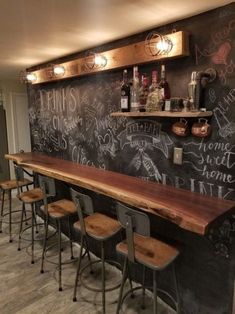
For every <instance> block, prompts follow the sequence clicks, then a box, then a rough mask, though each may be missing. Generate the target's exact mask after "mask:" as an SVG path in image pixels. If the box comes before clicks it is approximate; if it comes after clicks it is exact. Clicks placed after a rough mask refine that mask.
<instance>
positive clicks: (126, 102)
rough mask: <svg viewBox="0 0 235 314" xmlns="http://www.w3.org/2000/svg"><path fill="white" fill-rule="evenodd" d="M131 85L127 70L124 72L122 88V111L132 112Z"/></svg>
mask: <svg viewBox="0 0 235 314" xmlns="http://www.w3.org/2000/svg"><path fill="white" fill-rule="evenodd" d="M130 98H131V95H130V84H128V77H127V70H124V71H123V81H122V87H121V111H122V112H128V111H130Z"/></svg>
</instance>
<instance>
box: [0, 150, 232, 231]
mask: <svg viewBox="0 0 235 314" xmlns="http://www.w3.org/2000/svg"><path fill="white" fill-rule="evenodd" d="M5 157H6V158H7V159H9V160H12V161H15V162H16V163H18V164H19V165H21V166H23V167H25V168H29V169H32V170H33V171H35V172H37V173H40V174H44V175H47V176H50V177H53V178H55V179H59V180H61V181H64V182H67V183H71V184H74V185H77V186H81V187H84V188H87V189H89V190H92V191H95V192H97V193H100V194H104V195H107V196H109V197H112V198H114V199H116V200H119V201H122V202H124V203H126V204H129V205H133V206H135V207H138V208H140V209H142V210H143V211H146V212H150V213H152V214H155V215H158V216H161V217H163V218H165V219H167V220H169V221H171V222H173V223H175V224H177V225H178V226H180V227H181V228H183V229H186V230H189V231H192V232H195V233H197V234H200V235H205V234H206V233H207V231H208V227H209V225H210V224H211V223H212V222H214V221H215V220H216V219H217V218H219V217H221V216H222V215H224V214H227V213H228V212H229V211H232V210H233V209H235V202H234V201H230V200H223V199H219V198H216V197H209V196H204V195H201V194H199V193H195V192H190V191H187V190H183V189H177V188H174V187H172V186H168V185H162V184H160V183H155V182H146V181H143V180H141V179H139V178H135V177H131V176H128V175H124V174H121V173H117V172H112V171H107V170H102V169H98V168H95V167H89V166H84V165H80V164H77V163H74V162H72V161H68V160H62V159H59V158H55V157H50V156H47V155H45V154H42V153H34V152H33V153H19V154H7V155H5Z"/></svg>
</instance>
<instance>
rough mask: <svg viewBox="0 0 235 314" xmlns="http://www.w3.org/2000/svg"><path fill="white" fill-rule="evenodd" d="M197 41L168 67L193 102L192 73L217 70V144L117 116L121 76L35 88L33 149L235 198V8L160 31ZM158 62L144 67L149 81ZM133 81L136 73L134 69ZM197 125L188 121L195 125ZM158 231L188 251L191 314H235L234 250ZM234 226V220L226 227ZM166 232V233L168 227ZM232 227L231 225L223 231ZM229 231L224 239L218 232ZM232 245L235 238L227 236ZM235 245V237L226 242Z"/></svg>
mask: <svg viewBox="0 0 235 314" xmlns="http://www.w3.org/2000/svg"><path fill="white" fill-rule="evenodd" d="M173 29H176V30H186V31H188V32H189V33H190V56H189V57H185V58H180V59H176V60H170V61H166V62H164V64H165V65H166V70H167V80H168V81H169V83H170V86H171V91H172V96H174V97H187V95H188V94H187V85H188V83H189V80H190V76H191V72H192V71H204V70H206V69H209V68H213V69H216V71H217V74H218V76H217V79H216V80H215V81H214V82H213V83H211V84H209V85H208V86H207V88H206V92H205V104H203V105H205V107H206V108H207V110H212V111H213V116H212V118H210V119H209V123H210V124H211V126H212V134H211V136H210V137H208V138H205V139H201V138H196V137H194V136H192V135H189V136H188V137H186V138H179V137H177V136H176V135H174V134H173V133H172V132H171V125H172V123H174V122H176V121H177V120H175V119H171V118H147V119H130V118H112V117H110V115H109V114H110V113H111V112H114V111H119V110H120V86H121V79H122V70H116V71H111V72H107V73H102V74H97V75H91V76H86V77H81V78H75V79H70V80H66V81H59V82H55V83H48V84H41V85H33V86H30V87H29V90H28V94H29V104H30V105H29V116H30V125H31V137H32V146H33V149H34V150H36V151H42V152H45V153H48V154H50V155H53V156H57V157H60V158H64V159H69V160H72V161H75V162H77V163H81V164H86V165H90V166H95V167H100V168H104V169H107V170H113V171H117V172H121V173H125V174H129V175H132V176H138V177H140V178H142V179H144V180H153V181H158V182H161V183H163V184H168V185H173V186H175V187H180V188H184V189H188V190H191V191H193V192H199V193H202V194H205V195H209V196H216V197H220V198H224V199H231V200H235V171H234V170H235V75H234V74H235V47H234V45H235V5H234V3H232V4H230V5H228V6H225V7H222V8H218V9H216V10H213V11H210V12H207V13H204V14H201V15H198V16H194V17H191V18H189V19H185V20H182V21H178V22H175V23H173V24H169V25H166V26H164V27H161V28H159V29H158V31H159V32H160V33H161V32H162V33H169V32H171V31H172V30H173ZM146 34H147V33H142V34H138V35H136V36H133V37H130V38H127V39H123V40H121V41H117V42H114V43H111V44H108V45H105V46H103V47H100V48H99V50H101V51H102V50H104V51H105V50H108V49H111V48H113V47H118V46H120V45H123V44H127V43H131V42H135V41H139V40H142V39H144V38H145V36H146ZM153 69H157V70H158V71H159V70H160V63H157V62H156V63H152V64H149V65H144V66H140V67H139V70H140V73H147V74H148V75H149V76H150V74H151V71H152V70H153ZM128 72H129V75H130V77H131V75H132V69H131V68H130V69H128ZM196 121H197V120H194V119H188V123H189V125H190V126H191V125H192V123H193V122H196ZM174 147H182V148H183V165H182V166H177V165H174V164H173V161H172V159H173V148H174ZM152 222H153V232H156V230H157V231H158V232H159V233H164V232H165V231H166V230H167V233H168V235H170V236H174V237H175V238H176V239H178V240H179V241H180V242H181V243H182V244H183V251H182V254H181V257H180V259H179V260H178V274H179V280H180V294H181V298H182V307H183V312H184V313H186V314H189V313H192V314H196V313H203V314H222V313H224V314H225V313H231V311H232V310H231V308H232V294H233V279H234V269H235V265H234V252H233V251H232V252H231V257H230V259H225V258H223V257H219V256H217V255H214V253H213V248H212V247H211V246H210V244H209V242H208V241H207V239H205V238H200V237H198V236H196V235H193V234H190V233H187V232H184V231H182V230H178V229H177V228H176V227H175V226H171V225H169V224H167V223H165V222H162V221H160V223H159V220H157V218H156V217H152ZM226 223H227V224H229V222H228V221H227V222H226ZM165 224H166V226H165ZM223 227H224V226H223ZM218 232H219V233H221V232H222V231H221V230H220V231H218ZM229 237H230V234H229ZM227 240H228V241H230V240H231V239H230V238H229V239H227Z"/></svg>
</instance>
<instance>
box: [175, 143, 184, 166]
mask: <svg viewBox="0 0 235 314" xmlns="http://www.w3.org/2000/svg"><path fill="white" fill-rule="evenodd" d="M182 162H183V148H181V147H174V156H173V163H174V164H176V165H182Z"/></svg>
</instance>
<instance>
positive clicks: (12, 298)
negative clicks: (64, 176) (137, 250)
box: [0, 200, 175, 314]
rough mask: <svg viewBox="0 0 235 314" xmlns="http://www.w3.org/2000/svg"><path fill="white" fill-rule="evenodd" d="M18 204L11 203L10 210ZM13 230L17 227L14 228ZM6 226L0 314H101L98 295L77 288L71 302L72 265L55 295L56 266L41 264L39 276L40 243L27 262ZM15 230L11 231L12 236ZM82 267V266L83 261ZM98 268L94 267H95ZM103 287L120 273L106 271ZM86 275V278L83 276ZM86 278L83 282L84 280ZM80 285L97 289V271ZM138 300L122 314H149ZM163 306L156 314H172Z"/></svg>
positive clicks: (111, 309) (0, 244)
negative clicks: (76, 292) (33, 259)
mask: <svg viewBox="0 0 235 314" xmlns="http://www.w3.org/2000/svg"><path fill="white" fill-rule="evenodd" d="M17 206H18V207H19V204H18V203H17V201H16V200H14V207H17ZM16 226H17V225H16ZM7 229H8V225H7V224H5V223H4V224H3V233H2V234H0V313H1V314H31V313H34V314H37V313H40V314H49V313H56V314H60V313H61V314H62V313H63V314H70V313H71V314H74V313H78V314H95V313H97V314H98V313H102V308H101V303H100V293H95V292H91V291H89V290H87V289H86V288H85V287H84V286H82V285H80V284H79V287H78V294H77V295H78V302H73V301H72V296H73V284H74V277H75V272H76V263H73V264H71V263H70V264H67V265H65V266H64V268H63V291H62V292H59V291H58V282H57V271H56V269H55V268H56V266H55V265H54V264H51V263H47V262H46V264H45V273H44V274H40V257H41V250H42V241H40V240H39V241H37V243H36V249H35V256H36V258H35V264H33V265H32V264H31V262H30V253H31V251H30V248H29V247H27V246H28V242H27V241H23V243H22V244H23V245H24V248H23V249H22V250H21V251H17V235H16V234H15V235H14V240H13V243H9V241H8V234H7ZM16 232H17V228H15V233H16ZM74 249H75V251H76V252H75V253H76V256H77V255H78V253H79V246H78V245H76V244H75V245H74ZM63 255H64V256H65V258H67V259H68V260H69V250H67V249H64V251H63ZM49 257H50V258H52V259H53V258H56V255H55V254H54V252H53V250H52V251H51V252H50V253H49ZM83 263H86V260H85V259H84V261H83ZM97 265H98V264H97ZM107 268H108V270H107V285H108V286H110V283H111V284H113V283H114V282H115V281H116V282H118V281H119V280H120V275H121V274H120V272H119V271H118V270H116V269H114V267H111V266H108V267H107ZM86 275H89V276H86ZM86 277H87V278H86ZM83 279H84V281H86V282H88V280H89V281H90V282H89V283H90V284H91V285H92V286H96V287H97V286H99V285H100V283H101V280H100V271H99V267H98V269H97V271H96V272H95V274H94V275H90V273H89V271H87V274H86V272H84V275H83ZM106 296H107V311H106V312H107V314H109V313H110V314H111V313H112V314H113V313H115V311H116V305H117V303H116V300H117V296H118V290H115V291H112V292H108V293H107V294H106ZM139 299H140V298H138V296H136V297H135V298H134V299H130V300H127V301H128V302H126V304H125V305H124V306H123V311H122V313H127V314H134V313H146V314H147V313H152V308H151V306H149V307H147V309H145V310H141V309H140V307H138V300H139ZM146 299H147V304H150V305H151V302H152V301H151V294H150V293H149V297H148V296H147V298H146ZM172 313H175V312H174V311H172V310H170V309H169V308H167V307H166V305H164V304H163V303H160V304H159V314H172Z"/></svg>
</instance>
